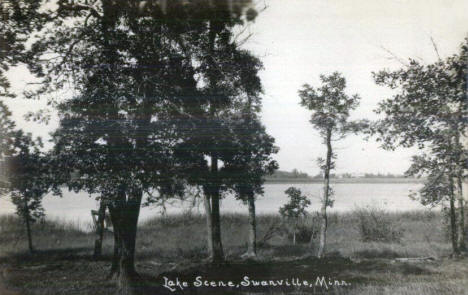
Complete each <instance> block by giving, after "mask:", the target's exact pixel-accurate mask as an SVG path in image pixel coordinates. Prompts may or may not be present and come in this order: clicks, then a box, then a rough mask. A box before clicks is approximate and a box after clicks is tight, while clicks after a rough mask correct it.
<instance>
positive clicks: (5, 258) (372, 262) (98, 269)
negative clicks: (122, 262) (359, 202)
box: [0, 210, 468, 295]
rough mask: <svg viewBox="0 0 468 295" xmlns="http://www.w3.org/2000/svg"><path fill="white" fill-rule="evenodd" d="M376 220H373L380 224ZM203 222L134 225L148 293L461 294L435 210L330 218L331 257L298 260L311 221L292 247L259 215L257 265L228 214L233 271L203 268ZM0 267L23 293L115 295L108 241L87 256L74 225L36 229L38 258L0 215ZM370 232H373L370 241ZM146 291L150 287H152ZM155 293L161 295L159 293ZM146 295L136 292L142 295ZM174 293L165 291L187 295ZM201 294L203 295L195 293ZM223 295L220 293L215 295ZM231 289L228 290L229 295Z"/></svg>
mask: <svg viewBox="0 0 468 295" xmlns="http://www.w3.org/2000/svg"><path fill="white" fill-rule="evenodd" d="M376 216H378V218H376ZM204 225H205V219H204V216H201V215H177V216H169V217H166V218H162V217H158V218H154V219H151V220H148V221H147V222H145V223H144V224H142V225H141V226H140V228H139V232H138V238H137V268H138V270H139V272H140V273H141V274H142V276H143V277H144V278H146V281H147V282H150V284H149V285H148V286H146V287H145V288H147V289H145V290H147V292H148V293H147V294H163V292H165V291H167V290H166V289H165V288H162V289H161V287H160V284H161V283H162V282H163V276H166V277H168V278H175V277H180V278H185V279H186V280H188V281H193V280H195V277H196V276H197V275H203V276H204V277H207V278H212V279H216V280H225V279H234V280H241V279H242V275H246V274H247V275H250V276H251V277H252V278H256V279H259V280H261V279H265V280H269V279H279V278H292V277H297V278H301V279H302V278H303V279H309V280H311V279H313V280H314V281H315V278H316V277H319V276H326V277H327V278H332V279H333V278H336V279H338V280H340V281H342V280H344V281H346V282H347V283H349V285H347V286H332V287H330V288H329V289H327V288H324V287H323V286H318V287H317V288H315V287H314V288H305V289H304V288H301V287H294V288H281V287H271V288H270V287H268V288H267V287H264V288H260V287H258V288H256V289H255V288H254V289H252V288H250V287H249V288H244V289H242V288H241V289H238V290H230V289H222V292H221V291H220V290H221V289H218V288H208V289H206V290H203V291H201V290H198V294H253V293H251V292H256V293H255V294H278V295H279V294H321V293H323V292H332V293H333V294H465V293H463V292H464V291H463V290H464V288H466V287H468V267H467V265H468V263H467V262H468V260H467V259H466V258H465V259H460V260H454V259H448V256H449V255H450V244H449V242H448V237H447V235H446V234H445V231H446V227H445V223H444V218H443V216H442V214H441V213H440V212H428V211H424V212H423V211H412V212H404V213H385V212H380V211H375V210H374V212H372V211H355V212H350V213H342V214H332V215H331V216H330V218H329V231H328V241H327V243H328V249H327V251H328V255H327V257H326V258H325V259H322V260H317V259H313V258H304V257H305V256H304V255H305V254H307V253H309V252H310V248H309V243H308V240H309V239H310V238H311V236H312V239H314V235H315V232H316V228H317V222H316V217H314V215H310V216H308V217H307V218H305V219H304V220H302V221H301V226H300V228H299V231H300V233H298V240H299V241H302V243H299V244H298V245H292V244H291V239H290V237H291V232H290V230H289V229H288V226H287V225H285V224H284V223H282V220H281V218H280V217H279V216H276V215H264V216H259V217H258V239H259V241H260V242H261V243H260V245H259V250H258V254H259V258H258V260H257V261H256V262H246V261H243V260H242V259H241V258H240V257H241V255H242V254H243V253H244V252H245V250H246V244H247V226H248V224H247V218H246V216H244V215H238V214H230V215H224V216H223V218H222V230H223V245H224V247H225V253H226V256H227V259H228V260H229V261H230V264H229V265H222V266H209V265H206V264H204V259H205V257H206V237H205V228H204ZM0 226H1V229H0V230H1V233H0V234H1V236H2V239H1V240H0V249H1V250H2V252H1V253H0V255H1V258H0V264H1V267H2V268H3V277H4V283H5V284H6V285H7V287H9V288H10V289H13V290H17V291H19V292H21V293H24V294H113V292H114V284H113V283H112V282H109V281H106V280H105V279H104V278H105V276H106V274H107V271H108V268H109V266H110V256H111V252H112V245H113V240H112V235H111V234H110V233H107V234H106V237H105V241H104V254H105V255H104V257H103V259H101V260H99V261H94V260H93V259H92V255H91V254H92V245H93V243H94V235H93V234H90V233H86V232H83V231H81V230H79V228H80V227H79V226H78V225H77V224H73V223H64V222H61V221H46V222H43V223H39V224H35V225H34V227H33V235H34V236H33V238H34V243H35V246H36V249H37V250H38V251H37V253H35V254H33V255H29V254H27V252H26V249H27V245H26V240H25V237H24V230H23V227H22V224H21V222H20V221H19V220H18V219H17V218H16V217H12V216H8V217H5V216H3V217H1V218H0ZM369 232H371V233H372V235H370V237H369ZM399 257H400V258H401V257H404V258H406V257H431V260H424V261H423V262H414V263H413V262H404V261H397V260H396V258H399ZM148 288H149V289H148ZM155 290H158V291H155ZM145 292H146V291H142V294H145ZM193 292H197V290H183V291H182V290H179V291H178V292H175V293H172V292H169V293H170V294H192V293H193ZM200 292H202V293H200ZM220 292H221V293H220ZM229 292H231V293H229Z"/></svg>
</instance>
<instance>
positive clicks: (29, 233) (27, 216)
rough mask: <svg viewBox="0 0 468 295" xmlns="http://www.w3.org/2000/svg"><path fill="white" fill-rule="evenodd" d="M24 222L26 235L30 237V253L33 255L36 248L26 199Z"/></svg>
mask: <svg viewBox="0 0 468 295" xmlns="http://www.w3.org/2000/svg"><path fill="white" fill-rule="evenodd" d="M24 222H25V223H26V235H27V236H28V248H29V253H31V254H32V253H33V252H34V248H33V242H32V234H31V224H30V220H29V206H28V201H27V200H26V199H25V200H24Z"/></svg>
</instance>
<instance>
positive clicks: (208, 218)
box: [203, 194, 214, 260]
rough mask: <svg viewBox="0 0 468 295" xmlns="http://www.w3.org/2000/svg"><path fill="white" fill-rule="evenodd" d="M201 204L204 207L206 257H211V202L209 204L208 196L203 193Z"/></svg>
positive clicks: (210, 258)
mask: <svg viewBox="0 0 468 295" xmlns="http://www.w3.org/2000/svg"><path fill="white" fill-rule="evenodd" d="M203 205H204V207H205V218H206V237H207V243H208V259H209V260H212V259H213V255H214V254H213V239H212V237H211V236H212V232H213V224H212V223H211V204H210V197H209V196H208V195H207V194H205V196H204V197H203Z"/></svg>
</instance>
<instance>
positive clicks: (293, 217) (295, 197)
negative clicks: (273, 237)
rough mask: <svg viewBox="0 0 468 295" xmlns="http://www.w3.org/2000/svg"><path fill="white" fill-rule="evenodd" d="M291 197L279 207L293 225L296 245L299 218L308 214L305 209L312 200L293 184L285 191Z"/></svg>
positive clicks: (283, 215) (280, 211)
mask: <svg viewBox="0 0 468 295" xmlns="http://www.w3.org/2000/svg"><path fill="white" fill-rule="evenodd" d="M284 192H285V193H286V194H287V195H288V198H289V202H288V203H286V204H285V205H284V206H282V207H281V208H280V209H279V213H280V214H281V216H282V217H283V218H285V219H286V220H287V221H288V222H289V223H290V224H291V225H292V232H293V244H294V245H296V229H297V224H298V222H299V218H300V217H303V216H305V215H306V211H305V209H306V208H307V207H309V205H310V200H309V199H308V198H307V196H304V195H302V192H301V190H300V189H298V188H295V187H293V186H291V187H289V188H288V189H287V190H285V191H284Z"/></svg>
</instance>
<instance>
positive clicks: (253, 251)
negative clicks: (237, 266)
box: [247, 193, 257, 257]
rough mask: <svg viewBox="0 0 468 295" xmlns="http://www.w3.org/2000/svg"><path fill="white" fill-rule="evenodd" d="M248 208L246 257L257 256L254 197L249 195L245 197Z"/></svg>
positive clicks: (251, 194)
mask: <svg viewBox="0 0 468 295" xmlns="http://www.w3.org/2000/svg"><path fill="white" fill-rule="evenodd" d="M247 202H248V206H249V242H248V246H247V256H248V257H256V256H257V220H256V215H255V196H254V194H253V193H249V195H248V197H247Z"/></svg>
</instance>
